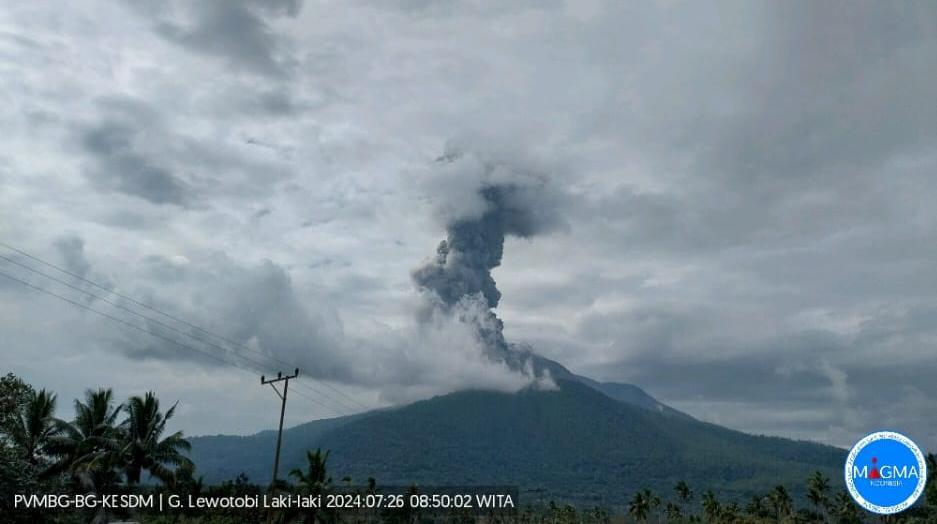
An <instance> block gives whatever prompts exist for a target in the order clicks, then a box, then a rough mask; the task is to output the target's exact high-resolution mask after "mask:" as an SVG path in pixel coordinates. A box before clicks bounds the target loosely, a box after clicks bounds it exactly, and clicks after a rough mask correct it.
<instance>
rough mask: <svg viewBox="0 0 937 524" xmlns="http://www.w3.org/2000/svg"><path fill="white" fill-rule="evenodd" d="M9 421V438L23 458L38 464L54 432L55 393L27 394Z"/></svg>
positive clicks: (43, 391)
mask: <svg viewBox="0 0 937 524" xmlns="http://www.w3.org/2000/svg"><path fill="white" fill-rule="evenodd" d="M12 418H13V419H12V420H11V421H10V428H9V429H8V431H9V433H10V440H11V441H12V443H13V446H14V447H15V448H16V449H17V450H18V451H19V452H20V454H21V455H22V457H23V459H24V460H26V461H27V462H29V463H30V464H32V465H33V466H35V465H38V464H39V461H40V459H41V457H42V455H43V454H45V452H46V447H47V446H48V444H49V440H50V439H51V438H52V437H53V436H54V435H55V434H56V431H57V429H58V428H57V427H56V424H55V394H54V393H51V392H48V391H46V390H45V389H42V390H40V391H39V392H38V393H33V394H31V395H29V397H28V398H27V400H26V403H25V404H23V405H22V406H20V409H19V412H18V413H14V415H13V417H12Z"/></svg>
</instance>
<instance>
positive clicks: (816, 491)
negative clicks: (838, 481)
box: [807, 471, 830, 518]
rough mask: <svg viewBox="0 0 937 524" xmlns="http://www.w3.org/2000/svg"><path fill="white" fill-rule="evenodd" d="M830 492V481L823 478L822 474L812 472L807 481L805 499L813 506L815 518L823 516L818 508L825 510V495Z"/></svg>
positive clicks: (826, 498)
mask: <svg viewBox="0 0 937 524" xmlns="http://www.w3.org/2000/svg"><path fill="white" fill-rule="evenodd" d="M829 490H830V479H828V478H826V477H824V476H823V473H821V472H819V471H814V472H813V474H811V475H810V478H808V479H807V499H808V500H809V501H810V503H811V504H813V508H814V510H815V511H816V514H817V518H822V517H823V514H822V513H821V512H820V508H821V507H823V508H824V509H825V508H826V505H827V502H828V501H829V500H828V496H827V493H828V492H829Z"/></svg>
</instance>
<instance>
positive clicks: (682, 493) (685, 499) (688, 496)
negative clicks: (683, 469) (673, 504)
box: [673, 480, 693, 512]
mask: <svg viewBox="0 0 937 524" xmlns="http://www.w3.org/2000/svg"><path fill="white" fill-rule="evenodd" d="M673 490H674V492H675V493H676V494H677V498H678V499H679V500H680V510H681V511H682V512H685V511H686V507H687V504H689V503H690V501H691V500H692V499H693V490H691V489H690V486H689V485H688V484H687V483H686V482H684V481H682V480H681V481H680V482H677V485H676V486H674V487H673Z"/></svg>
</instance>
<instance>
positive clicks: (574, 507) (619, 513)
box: [0, 374, 937, 524]
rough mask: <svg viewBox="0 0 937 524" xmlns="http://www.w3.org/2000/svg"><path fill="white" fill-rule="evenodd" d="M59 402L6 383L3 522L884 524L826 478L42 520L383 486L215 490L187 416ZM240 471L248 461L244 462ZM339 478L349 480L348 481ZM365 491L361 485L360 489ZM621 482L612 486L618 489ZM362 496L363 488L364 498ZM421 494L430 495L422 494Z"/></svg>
mask: <svg viewBox="0 0 937 524" xmlns="http://www.w3.org/2000/svg"><path fill="white" fill-rule="evenodd" d="M57 404H58V399H57V398H56V395H55V394H54V393H52V392H49V391H46V390H38V391H37V390H35V389H34V388H33V387H32V386H30V385H29V384H26V383H25V382H23V381H22V380H21V379H19V378H17V377H16V376H14V375H12V374H9V375H6V376H5V377H2V378H0V496H2V497H0V522H53V523H71V522H76V523H77V522H108V521H112V520H116V519H130V518H132V519H134V520H135V521H138V522H147V523H164V522H165V523H169V522H180V523H187V522H188V523H196V522H199V523H209V522H210V523H223V522H264V521H266V522H284V523H285V522H307V523H314V522H322V523H339V522H356V523H357V522H401V523H403V522H406V523H415V522H432V521H443V520H444V521H457V522H470V521H476V520H481V521H486V522H501V521H510V522H522V523H544V522H549V523H550V524H567V523H593V522H594V523H607V522H636V523H644V522H674V523H680V522H707V523H808V522H829V523H861V522H871V521H874V519H872V518H871V517H872V516H871V515H869V514H867V513H864V512H862V511H861V510H859V509H858V508H857V507H856V506H855V505H854V504H853V502H852V500H851V499H850V497H849V495H848V494H847V493H846V492H845V491H843V490H842V489H836V488H834V487H833V485H832V484H831V481H830V478H829V477H828V476H826V475H825V474H824V473H823V472H821V471H815V472H813V473H811V474H810V475H809V476H808V477H807V478H806V479H804V481H803V485H802V486H798V487H796V488H797V489H803V491H804V493H805V498H804V500H803V501H802V502H801V501H800V500H799V498H797V497H794V496H792V495H791V493H792V489H794V488H795V487H794V486H786V485H784V484H778V485H776V486H775V487H774V488H772V489H770V490H769V491H767V492H764V493H757V494H753V495H751V496H750V497H748V498H747V499H744V500H735V499H725V498H721V497H720V496H718V495H717V494H716V493H714V492H713V491H712V490H709V489H706V490H703V491H701V492H697V490H696V489H695V488H694V487H693V486H692V485H691V484H688V483H687V482H685V481H683V480H679V479H676V480H673V481H672V487H671V489H669V490H667V491H661V490H658V491H652V490H651V489H648V488H642V489H637V490H634V491H633V492H631V493H629V494H627V500H628V502H627V504H624V505H615V506H598V505H596V506H588V505H582V504H573V503H568V502H566V501H564V500H563V499H562V498H560V497H555V498H554V497H549V498H544V495H543V493H542V492H541V493H528V494H526V496H525V497H523V498H522V499H521V500H520V501H519V502H520V505H519V507H518V508H517V509H516V511H512V512H509V513H506V514H505V513H499V514H493V513H492V514H487V515H480V516H479V515H469V514H458V513H456V514H447V515H443V514H437V513H433V512H426V511H420V510H417V509H415V508H412V507H410V506H405V507H401V508H396V509H392V510H383V511H378V512H370V513H369V512H357V511H344V512H335V511H328V510H325V509H295V508H294V509H285V510H271V509H262V508H260V509H216V510H204V509H202V510H198V511H195V510H192V509H188V508H181V509H178V510H166V511H163V512H156V511H153V510H137V511H127V512H123V513H122V512H119V511H116V512H111V513H107V512H105V511H103V510H68V511H49V510H45V511H39V510H24V509H17V510H13V508H12V504H13V503H12V496H13V494H14V493H73V494H74V493H81V494H84V493H95V494H111V493H173V494H179V495H195V496H206V497H218V496H231V495H259V494H262V493H287V494H301V495H316V494H324V493H329V492H332V491H334V490H345V492H348V491H349V490H351V491H354V490H359V491H361V492H376V491H378V490H380V486H379V483H378V481H376V480H375V478H373V477H367V478H366V479H352V478H351V477H349V476H347V475H346V476H342V477H337V476H333V474H332V473H330V469H331V465H330V463H329V456H330V454H329V452H328V451H323V450H320V449H316V450H307V451H306V453H305V463H304V464H303V466H302V467H296V468H293V469H291V470H290V471H289V473H288V476H287V477H286V478H285V479H282V480H280V481H278V482H275V483H271V484H270V485H263V486H262V485H259V484H257V483H253V482H251V480H250V479H249V478H248V477H247V476H245V475H243V474H239V475H237V476H235V477H234V478H232V479H230V480H225V481H221V482H217V483H214V484H208V483H206V482H205V481H204V480H203V479H202V478H201V477H200V476H199V475H198V471H197V470H196V467H195V464H194V463H193V462H192V460H191V459H190V458H189V456H188V454H187V452H188V450H189V449H190V447H191V446H190V443H189V440H187V439H186V438H185V436H184V434H183V433H182V432H180V431H177V432H171V433H170V432H169V430H168V423H169V422H170V420H171V419H172V417H173V414H174V411H175V406H169V407H168V409H166V408H165V406H163V405H161V404H160V401H159V399H158V398H157V397H156V395H155V394H153V393H147V394H145V395H143V396H132V397H130V398H129V399H126V400H125V401H124V402H118V401H117V400H116V399H115V398H114V395H113V393H112V392H111V390H109V389H96V390H88V391H87V392H86V394H85V397H84V398H83V399H78V400H75V401H74V413H75V415H74V418H73V419H72V420H63V419H61V418H58V417H57V416H56V414H57V411H58V410H57V408H58V405H57ZM232 460H233V461H234V462H235V463H236V461H237V457H232ZM927 460H928V468H929V472H930V473H929V475H930V478H929V479H928V488H927V492H926V496H925V497H924V499H923V500H922V501H921V502H919V503H918V504H917V505H916V506H915V507H914V508H912V509H911V510H908V511H906V512H904V513H902V514H900V515H896V516H892V517H889V518H887V519H881V520H883V521H886V522H902V523H926V522H937V480H935V476H937V457H935V456H934V455H933V454H930V455H928V457H927ZM338 473H339V474H341V473H343V472H338ZM354 480H358V481H359V482H361V481H363V482H361V484H360V485H356V484H354V482H353V481H354ZM610 483H612V482H611V481H610ZM354 486H358V487H354ZM410 490H411V492H412V493H414V494H415V493H419V490H420V488H419V486H418V485H413V486H412V487H411V488H410Z"/></svg>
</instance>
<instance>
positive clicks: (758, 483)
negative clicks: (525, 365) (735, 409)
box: [191, 359, 845, 505]
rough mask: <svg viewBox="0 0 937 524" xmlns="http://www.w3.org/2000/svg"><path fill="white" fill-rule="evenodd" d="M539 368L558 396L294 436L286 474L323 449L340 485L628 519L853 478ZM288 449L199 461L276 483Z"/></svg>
mask: <svg viewBox="0 0 937 524" xmlns="http://www.w3.org/2000/svg"><path fill="white" fill-rule="evenodd" d="M538 365H541V366H546V367H549V368H550V369H551V373H552V374H553V376H554V377H555V382H556V384H557V386H558V388H557V389H554V390H542V389H536V388H533V387H531V388H527V389H525V390H522V391H520V392H517V393H500V392H492V391H460V392H456V393H451V394H448V395H443V396H438V397H434V398H431V399H428V400H423V401H420V402H416V403H413V404H410V405H406V406H402V407H398V408H393V409H385V410H377V411H372V412H368V413H364V414H359V415H354V416H348V417H341V418H333V419H326V420H316V421H312V422H309V423H306V424H302V425H299V426H295V427H292V428H289V429H287V430H284V433H283V455H282V456H283V459H282V461H283V462H282V465H281V472H286V471H289V469H290V468H292V467H301V466H303V464H304V460H305V458H304V457H305V452H306V450H308V449H315V448H323V449H327V450H329V451H330V455H329V463H328V465H329V471H330V473H331V475H332V477H333V478H334V479H341V478H343V477H345V476H349V477H351V478H352V479H353V481H354V482H355V483H364V482H365V480H366V479H367V478H368V477H374V478H375V479H376V480H377V482H378V483H380V484H385V485H410V484H414V483H415V484H417V485H440V484H442V485H466V484H478V485H517V486H519V487H520V490H521V493H522V495H523V494H526V495H527V496H529V497H531V498H528V499H527V502H532V501H534V500H533V499H535V498H539V497H544V499H545V500H551V499H554V500H558V501H569V502H574V503H579V504H586V505H594V504H599V505H621V504H624V503H625V499H626V498H627V497H630V496H631V494H633V493H634V492H635V491H636V490H638V489H641V488H645V487H646V488H650V489H652V490H655V491H656V492H658V493H670V492H671V490H672V488H673V485H674V484H675V483H676V482H677V481H678V480H685V481H686V482H688V483H689V484H690V485H691V486H692V487H693V488H694V489H695V490H697V492H698V493H701V492H702V491H703V490H706V489H712V490H713V491H715V492H716V493H718V494H720V495H722V496H725V497H731V498H738V499H741V498H743V497H747V496H748V495H750V494H754V493H763V492H765V491H767V490H769V489H770V488H772V487H774V486H775V485H777V484H784V485H785V486H787V487H788V488H789V489H791V490H792V491H794V492H795V493H797V492H798V491H801V486H802V485H803V483H804V480H805V479H806V477H807V475H808V474H809V473H810V472H812V471H815V470H820V471H823V472H824V473H825V474H826V475H827V476H829V477H830V478H833V479H836V478H837V477H838V475H837V472H838V470H839V469H840V468H841V466H842V464H843V460H844V457H845V452H844V451H843V450H841V449H838V448H833V447H829V446H824V445H820V444H815V443H810V442H800V441H793V440H788V439H783V438H777V437H765V436H753V435H748V434H745V433H741V432H738V431H733V430H730V429H726V428H724V427H720V426H716V425H713V424H708V423H705V422H701V421H698V420H696V419H694V418H692V417H690V416H688V415H686V414H684V413H681V412H679V411H677V410H675V409H672V408H670V407H668V406H665V405H664V404H662V403H660V402H658V401H657V400H655V399H654V398H653V397H651V396H650V395H648V394H647V393H645V392H644V391H643V390H642V389H640V388H638V387H637V386H633V385H629V384H616V383H600V382H596V381H593V380H591V379H588V378H585V377H580V376H577V375H574V374H573V373H571V372H569V371H568V370H566V368H564V367H563V366H561V365H560V364H558V363H556V362H553V361H549V360H546V359H539V360H538ZM275 439H276V433H275V432H274V431H264V432H261V433H258V434H256V435H252V436H246V437H239V436H223V435H218V436H206V437H196V438H193V439H191V440H192V452H191V456H192V458H193V460H194V461H195V463H196V465H197V466H198V469H199V471H200V472H201V474H202V475H204V476H205V479H206V480H207V481H210V482H216V481H221V480H224V479H232V478H234V477H235V476H237V475H238V474H239V473H245V474H247V475H248V477H249V478H250V479H251V480H252V481H255V482H259V483H266V482H269V480H270V468H271V464H272V462H273V452H274V446H275ZM541 490H542V491H541ZM534 493H536V495H534Z"/></svg>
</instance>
